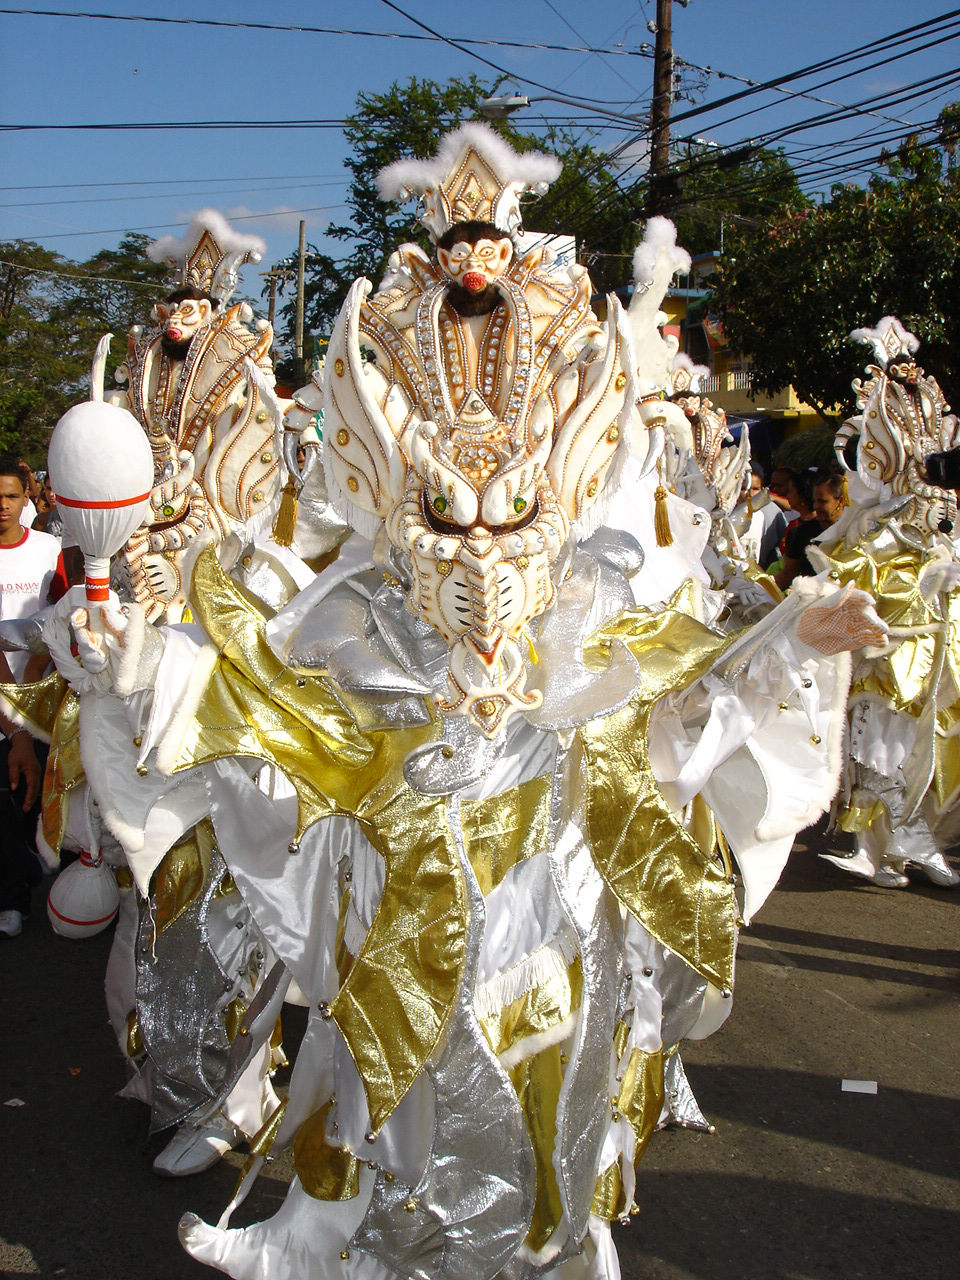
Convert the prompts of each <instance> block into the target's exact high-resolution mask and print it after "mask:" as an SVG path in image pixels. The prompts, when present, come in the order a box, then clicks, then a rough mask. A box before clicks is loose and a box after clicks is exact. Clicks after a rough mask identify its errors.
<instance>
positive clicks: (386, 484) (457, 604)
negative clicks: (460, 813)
mask: <svg viewBox="0 0 960 1280" xmlns="http://www.w3.org/2000/svg"><path fill="white" fill-rule="evenodd" d="M488 134H490V131H489V130H485V129H484V128H483V126H476V125H474V126H468V127H466V128H465V129H464V130H458V131H457V133H455V134H453V135H449V136H448V138H447V139H445V141H444V143H443V145H442V146H441V149H440V153H439V156H438V160H439V159H442V158H444V157H446V161H447V163H448V164H449V165H451V166H452V168H453V171H454V173H455V177H456V181H457V182H458V183H459V184H460V185H459V186H457V185H456V183H454V184H453V185H451V182H452V181H453V180H452V179H451V182H444V181H443V180H442V179H443V178H444V174H443V173H440V174H439V176H438V173H437V163H438V160H434V161H409V162H401V163H402V165H403V174H404V183H403V187H404V190H407V191H416V190H418V189H419V190H420V192H421V194H423V193H424V187H429V188H430V189H431V191H432V192H433V193H434V196H435V197H436V196H437V193H438V192H440V193H441V194H442V196H443V198H442V199H440V198H439V197H437V199H435V200H434V204H435V206H436V209H437V210H442V211H445V212H444V216H443V217H442V218H441V217H440V216H439V214H438V215H437V217H436V218H435V219H434V220H433V225H432V226H431V230H432V231H433V232H434V234H435V235H436V236H437V238H440V236H442V235H443V234H444V232H446V231H448V230H449V228H450V226H452V225H456V224H457V223H458V222H462V223H464V224H465V226H464V234H465V236H466V238H465V239H457V240H455V242H454V243H453V244H448V247H447V248H443V249H440V250H438V254H437V258H436V259H428V258H427V256H426V255H425V254H423V253H422V252H421V251H420V250H419V249H418V248H416V246H413V245H406V246H404V247H403V248H402V249H401V250H399V251H398V253H397V254H395V255H394V256H393V258H392V259H391V263H390V267H389V274H388V277H387V279H386V281H385V282H384V286H383V287H382V288H381V290H380V291H379V292H378V293H376V294H375V295H373V296H369V295H370V293H371V286H370V284H369V282H367V281H363V280H361V281H358V282H357V283H356V284H355V285H354V286H353V289H352V290H351V293H350V295H349V297H348V298H347V301H346V303H345V305H344V308H343V311H342V313H341V315H340V318H339V320H338V322H337V326H336V329H335V331H334V334H333V337H332V339H331V342H330V347H329V351H328V355H327V361H326V379H325V383H326V385H325V401H324V415H325V432H324V451H325V467H326V473H327V480H328V485H329V486H330V490H331V497H332V498H333V500H334V502H335V504H337V505H338V509H339V510H340V511H341V514H343V515H344V517H345V518H346V519H347V520H349V521H350V523H351V524H352V525H353V526H354V527H355V528H356V529H358V530H359V531H360V532H361V533H364V534H365V535H367V536H370V537H373V536H374V535H375V534H376V532H377V531H378V529H379V528H380V527H385V529H386V534H387V537H388V539H389V541H390V543H391V544H392V546H393V547H394V548H395V549H396V552H397V553H399V557H398V558H399V562H400V563H401V564H402V565H403V567H404V571H405V573H406V574H408V575H409V596H408V601H407V603H408V606H409V608H410V609H411V611H413V612H414V613H416V614H417V615H418V616H420V617H422V618H423V619H424V620H425V621H427V622H429V623H430V625H431V626H433V627H434V628H435V629H436V630H437V631H438V632H439V633H440V634H441V635H442V636H443V637H444V639H445V640H446V641H447V643H448V645H449V646H450V662H449V670H448V686H447V693H446V696H445V697H444V698H443V699H441V701H440V704H439V705H440V707H441V709H442V710H444V711H447V712H457V713H460V714H464V715H467V716H469V717H470V718H471V719H472V720H473V721H474V722H475V723H476V724H478V725H479V726H480V728H481V729H482V730H483V731H484V733H486V734H488V735H491V736H492V735H494V734H496V733H497V732H498V731H499V730H500V729H501V727H502V726H503V725H504V723H505V722H506V720H507V718H508V717H509V716H510V715H511V714H512V713H513V712H514V711H516V710H522V709H524V708H531V707H534V706H536V705H538V703H539V700H540V695H539V694H538V693H536V692H527V691H526V690H525V683H526V672H527V665H526V664H527V662H528V661H530V660H532V657H533V645H534V643H535V641H534V638H533V637H532V635H531V632H530V624H531V623H532V622H533V620H534V619H536V618H537V617H539V616H540V615H541V614H542V613H543V612H544V610H545V609H546V608H547V607H548V606H549V605H550V603H551V601H552V599H553V597H554V593H555V580H554V571H555V567H556V565H557V561H558V557H559V556H560V552H561V549H562V548H563V546H564V544H565V543H566V542H567V540H568V538H569V537H570V536H571V534H572V535H573V536H585V534H587V533H589V532H591V531H592V529H593V528H594V527H595V525H596V523H597V521H598V519H599V516H600V513H601V507H600V505H599V504H600V502H601V500H602V498H603V496H604V493H605V490H606V488H607V486H608V484H610V483H612V482H613V481H614V480H615V478H616V473H617V471H618V466H617V465H616V464H617V462H618V459H622V457H623V454H622V453H621V450H622V449H624V448H625V442H624V437H625V435H626V433H627V430H626V424H627V423H628V420H629V415H630V412H631V410H632V405H633V396H632V391H631V389H629V388H628V385H627V384H628V377H627V374H626V372H624V368H625V367H627V366H629V363H630V362H629V361H628V360H626V359H624V360H623V361H621V350H622V345H623V340H624V335H623V330H622V324H621V323H620V311H619V307H618V304H617V302H616V299H611V300H610V302H609V308H610V310H609V320H608V323H607V326H606V327H603V326H601V325H600V324H598V322H597V320H596V317H595V316H594V315H593V313H592V312H591V310H590V293H591V289H590V282H589V279H588V278H587V275H586V272H585V271H584V270H583V269H582V268H577V267H575V268H572V269H571V270H570V272H569V273H568V274H565V275H563V274H561V275H557V274H553V273H551V272H549V271H548V270H547V269H546V267H547V266H548V265H549V264H548V261H547V257H546V254H545V251H544V250H542V249H536V250H534V251H533V252H532V253H530V254H528V255H526V256H525V257H524V258H522V259H516V258H515V256H514V253H513V247H512V244H511V241H510V240H509V239H508V238H505V236H504V235H503V233H504V232H506V231H507V230H509V229H511V228H512V227H513V226H514V225H516V222H517V220H518V219H517V203H516V197H517V194H518V192H519V190H522V189H523V187H524V183H523V181H522V180H521V178H520V177H519V176H517V174H516V172H515V170H514V169H513V168H512V167H511V166H512V165H514V164H515V165H516V166H520V167H522V166H523V165H524V164H527V165H529V163H530V162H531V159H533V160H534V161H537V162H541V161H546V160H548V159H549V158H548V157H532V158H531V157H530V156H518V155H516V154H515V153H514V152H512V150H511V149H510V148H509V147H507V146H506V144H505V143H504V142H503V141H502V139H500V138H498V137H496V136H495V135H492V134H490V136H491V137H493V138H494V143H493V144H492V145H491V146H490V147H489V148H488V149H485V146H484V143H485V139H486V137H487V135H488ZM451 157H452V158H451ZM477 157H479V159H478V158H477ZM550 163H551V165H552V166H554V171H555V162H554V161H552V160H551V161H550ZM418 165H420V166H423V167H424V170H425V172H424V174H423V175H422V182H421V185H420V187H419V188H418V186H417V183H416V181H415V178H416V174H417V172H418V171H417V168H416V167H417V166H418ZM394 168H395V166H394ZM542 169H543V165H542V164H540V166H539V170H538V172H539V171H542ZM465 174H466V176H464V175H465ZM538 181H540V179H539V178H538ZM464 184H466V185H464ZM528 185H529V184H528ZM461 188H462V190H461ZM443 193H446V194H443ZM465 193H466V194H465ZM468 196H469V197H470V198H469V199H468V198H467V197H468ZM474 209H479V210H481V212H482V213H484V214H486V215H487V216H488V220H489V221H490V222H491V223H492V226H493V230H491V231H490V232H489V234H487V233H485V232H484V230H483V228H482V227H480V228H478V227H477V225H476V219H475V218H473V217H471V218H469V219H467V218H464V217H462V216H458V211H461V210H462V211H463V212H466V211H472V210H474ZM491 213H492V214H493V218H490V217H489V215H490V214H491ZM448 215H449V217H448ZM499 215H502V217H503V221H504V223H505V225H498V224H497V222H496V221H495V220H494V219H496V218H497V217H498V216H499ZM471 276H473V277H475V278H474V279H471V278H470V277H471ZM456 286H459V287H460V288H461V289H463V290H465V291H466V293H467V294H482V293H484V291H485V290H491V289H492V290H493V293H491V294H490V298H491V303H490V307H489V309H486V310H483V311H481V312H480V313H479V314H473V313H465V312H463V310H462V309H461V310H458V309H457V307H456V306H454V305H453V303H452V301H451V297H453V298H454V299H455V298H456ZM361 348H362V350H361Z"/></svg>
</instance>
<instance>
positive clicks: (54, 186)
mask: <svg viewBox="0 0 960 1280" xmlns="http://www.w3.org/2000/svg"><path fill="white" fill-rule="evenodd" d="M244 176H245V175H243V174H240V175H239V177H236V176H235V177H232V178H207V177H203V178H146V179H140V178H131V179H130V181H129V182H46V183H37V182H30V183H27V185H26V186H22V187H0V191H63V190H69V191H75V190H80V189H81V188H84V187H95V188H106V187H176V186H188V185H189V184H190V183H193V182H239V181H240V178H242V177H244ZM336 176H337V175H336V174H334V173H311V174H300V173H281V174H277V175H275V176H273V177H270V176H269V175H265V176H264V177H262V178H253V179H252V181H253V182H288V181H290V180H291V179H293V178H301V177H303V178H306V179H307V181H309V182H313V181H314V180H315V179H318V178H335V177H336Z"/></svg>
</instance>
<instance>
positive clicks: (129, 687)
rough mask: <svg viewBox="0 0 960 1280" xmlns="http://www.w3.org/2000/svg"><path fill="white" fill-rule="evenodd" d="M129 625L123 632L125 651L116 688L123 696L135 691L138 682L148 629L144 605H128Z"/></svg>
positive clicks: (121, 657)
mask: <svg viewBox="0 0 960 1280" xmlns="http://www.w3.org/2000/svg"><path fill="white" fill-rule="evenodd" d="M127 609H128V613H127V625H126V629H125V630H124V633H123V652H122V654H121V656H120V663H119V665H118V667H117V674H116V678H115V680H114V688H115V689H116V691H117V694H118V695H119V696H120V697H121V698H126V697H127V696H128V695H129V694H131V693H133V691H134V689H135V688H136V684H137V670H138V669H139V666H140V657H141V655H142V653H143V637H144V633H145V630H146V624H147V614H146V610H145V609H144V608H143V606H142V605H139V604H131V605H128V606H127Z"/></svg>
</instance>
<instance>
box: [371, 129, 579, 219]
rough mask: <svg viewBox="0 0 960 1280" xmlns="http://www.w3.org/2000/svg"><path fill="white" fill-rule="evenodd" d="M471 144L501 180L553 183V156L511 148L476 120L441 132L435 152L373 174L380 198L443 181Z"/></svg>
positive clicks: (555, 171) (407, 194)
mask: <svg viewBox="0 0 960 1280" xmlns="http://www.w3.org/2000/svg"><path fill="white" fill-rule="evenodd" d="M468 146H472V147H475V148H476V150H477V151H479V152H480V153H481V154H482V155H483V157H484V159H485V160H487V161H488V163H489V164H490V166H491V167H492V168H493V169H494V171H495V172H496V174H497V177H498V178H499V179H500V180H501V182H504V183H507V182H523V183H526V184H527V185H528V186H534V185H535V184H536V183H538V182H553V181H555V180H556V178H557V177H558V176H559V174H560V170H561V168H562V166H561V164H560V161H559V160H558V159H557V158H556V156H549V155H545V154H544V153H543V152H542V151H524V152H520V151H514V149H513V147H511V145H510V143H509V142H507V141H506V139H504V138H501V137H500V135H499V134H498V133H496V132H494V130H493V129H491V127H490V126H489V125H488V124H482V123H481V122H480V121H479V120H472V121H469V122H468V123H467V124H462V125H461V126H460V127H459V129H453V130H451V132H450V133H447V134H444V136H443V138H442V139H441V140H440V145H439V147H438V148H437V151H436V154H435V155H434V156H432V157H430V158H429V159H426V160H417V159H405V160H395V161H394V162H393V164H388V165H387V166H386V168H384V169H381V170H380V172H379V173H378V174H377V187H378V189H379V191H380V195H381V196H382V197H383V199H384V200H407V199H409V198H410V197H411V196H412V195H415V194H418V193H419V192H421V191H423V190H424V189H425V188H426V187H430V186H434V185H436V184H439V183H441V182H443V180H444V178H446V176H447V175H448V173H449V172H450V170H451V169H452V168H453V166H454V165H455V164H456V162H457V159H458V157H459V155H460V152H461V151H463V150H464V149H465V148H466V147H468Z"/></svg>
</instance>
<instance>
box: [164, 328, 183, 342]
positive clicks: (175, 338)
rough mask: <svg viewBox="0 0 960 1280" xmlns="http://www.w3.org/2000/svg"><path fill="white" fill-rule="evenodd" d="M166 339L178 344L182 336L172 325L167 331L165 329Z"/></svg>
mask: <svg viewBox="0 0 960 1280" xmlns="http://www.w3.org/2000/svg"><path fill="white" fill-rule="evenodd" d="M167 337H168V338H169V339H170V341H171V342H179V341H180V339H181V338H182V337H183V335H182V334H181V332H180V330H179V329H178V328H176V327H175V326H174V325H171V326H170V327H169V329H167Z"/></svg>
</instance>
